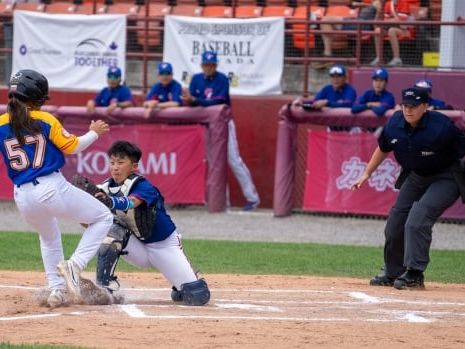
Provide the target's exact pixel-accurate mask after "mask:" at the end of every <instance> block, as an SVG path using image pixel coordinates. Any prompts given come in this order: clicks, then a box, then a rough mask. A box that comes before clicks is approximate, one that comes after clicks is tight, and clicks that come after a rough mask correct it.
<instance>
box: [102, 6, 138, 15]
mask: <svg viewBox="0 0 465 349" xmlns="http://www.w3.org/2000/svg"><path fill="white" fill-rule="evenodd" d="M99 11H100V10H99ZM104 13H113V14H122V15H128V16H131V17H132V16H137V15H138V14H139V6H138V5H134V4H128V3H117V4H113V5H108V6H107V7H106V11H105V12H104Z"/></svg>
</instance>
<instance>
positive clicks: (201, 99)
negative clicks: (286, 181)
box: [183, 51, 260, 211]
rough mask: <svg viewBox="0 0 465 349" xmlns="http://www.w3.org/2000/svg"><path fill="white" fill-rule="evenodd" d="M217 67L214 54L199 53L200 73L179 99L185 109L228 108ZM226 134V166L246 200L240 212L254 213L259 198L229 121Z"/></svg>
mask: <svg viewBox="0 0 465 349" xmlns="http://www.w3.org/2000/svg"><path fill="white" fill-rule="evenodd" d="M217 66H218V59H217V55H216V52H214V51H205V52H203V53H202V65H201V67H202V73H198V74H194V76H193V77H192V80H191V83H190V85H189V89H188V90H186V91H185V95H184V96H183V99H184V100H185V101H186V102H187V103H188V104H189V105H191V106H197V105H198V106H202V107H208V106H212V105H217V104H227V105H229V106H230V105H231V100H230V98H229V80H228V77H227V76H226V75H225V74H223V73H221V72H219V71H217V70H216V69H217ZM228 131H229V138H228V163H229V166H230V167H231V169H232V171H233V173H234V175H235V176H236V178H237V180H238V182H239V184H240V186H241V189H242V193H243V194H244V196H245V198H246V200H247V203H246V205H245V206H244V210H246V211H250V210H254V209H256V208H257V206H258V205H259V204H260V198H259V196H258V193H257V190H256V189H255V185H254V183H253V181H252V176H251V175H250V172H249V169H248V168H247V166H246V164H245V163H244V161H242V159H241V156H240V154H239V146H238V144H237V138H236V126H235V124H234V120H232V119H231V120H230V121H229V122H228Z"/></svg>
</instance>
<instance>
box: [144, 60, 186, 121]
mask: <svg viewBox="0 0 465 349" xmlns="http://www.w3.org/2000/svg"><path fill="white" fill-rule="evenodd" d="M181 96H182V86H181V84H180V83H179V82H177V81H176V80H174V79H173V67H172V65H171V64H170V63H167V62H162V63H160V64H159V65H158V82H157V83H156V84H155V85H153V86H152V88H151V89H150V91H149V93H148V94H147V98H146V99H145V102H144V107H145V108H146V110H145V117H146V118H148V117H149V116H150V113H151V112H152V111H153V109H164V108H169V107H179V106H180V105H181V104H182V100H181Z"/></svg>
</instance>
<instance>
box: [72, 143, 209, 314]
mask: <svg viewBox="0 0 465 349" xmlns="http://www.w3.org/2000/svg"><path fill="white" fill-rule="evenodd" d="M107 154H108V156H109V157H110V176H111V177H110V178H109V179H108V180H106V181H105V182H104V183H102V184H101V185H98V186H95V185H94V186H93V185H92V183H90V182H89V180H87V179H86V178H83V177H80V176H75V180H74V183H75V185H77V186H79V187H82V188H84V189H85V190H87V191H88V192H89V193H92V194H94V195H95V196H97V197H98V198H99V199H100V200H102V202H104V203H105V204H106V205H108V207H110V209H111V210H112V211H113V213H114V214H115V220H114V223H113V225H112V227H111V229H110V232H109V233H108V236H107V237H106V238H105V240H104V241H103V243H102V245H101V246H100V249H99V251H98V257H97V284H99V285H100V286H103V287H105V288H107V289H109V290H110V291H115V290H117V289H118V286H119V283H118V281H117V278H116V276H115V275H114V272H115V268H116V264H117V262H118V259H119V257H120V256H121V255H123V256H124V259H125V260H126V261H127V262H129V263H130V264H133V265H135V266H139V267H143V268H156V269H158V270H159V271H160V272H161V273H162V274H163V275H164V276H165V277H166V278H167V279H168V281H169V282H170V284H171V285H172V286H173V287H172V292H171V298H172V300H173V301H175V302H183V303H184V304H185V305H204V304H206V303H207V302H208V301H209V300H210V291H209V289H208V285H207V283H206V282H205V280H204V279H199V278H198V277H197V274H196V273H195V272H194V270H193V269H192V266H191V265H190V263H189V261H188V260H187V258H186V256H185V254H184V252H183V250H182V245H181V236H180V235H179V234H178V233H177V231H176V226H175V225H174V222H173V221H172V219H171V217H170V216H169V215H168V213H167V212H166V210H165V206H164V199H163V196H162V195H161V193H160V191H159V190H158V188H156V187H155V186H154V185H153V184H152V183H150V182H149V181H148V180H147V179H146V178H144V177H143V176H141V175H140V174H138V173H137V169H138V163H139V160H140V158H141V156H142V152H141V150H140V149H139V147H137V146H136V145H135V144H132V143H129V142H126V141H117V142H115V143H113V144H112V146H111V147H110V149H109V150H108V152H107Z"/></svg>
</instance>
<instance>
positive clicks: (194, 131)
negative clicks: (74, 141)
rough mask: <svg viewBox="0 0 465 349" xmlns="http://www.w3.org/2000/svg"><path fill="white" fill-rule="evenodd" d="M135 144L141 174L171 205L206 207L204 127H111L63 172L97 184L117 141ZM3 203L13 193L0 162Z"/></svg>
mask: <svg viewBox="0 0 465 349" xmlns="http://www.w3.org/2000/svg"><path fill="white" fill-rule="evenodd" d="M66 129H67V131H69V132H70V133H73V134H76V135H81V134H84V133H85V132H86V131H87V130H88V127H87V126H84V125H79V126H77V125H76V126H69V125H68V126H67V127H66ZM121 139H124V140H128V141H129V142H134V143H136V144H137V145H138V146H139V147H140V148H141V150H142V159H141V161H140V162H139V172H140V173H141V174H142V175H144V176H145V177H146V178H147V179H148V180H149V181H150V182H151V183H152V184H154V185H155V186H156V187H158V188H159V189H160V191H161V193H162V195H163V197H164V198H165V202H168V203H199V204H203V203H205V176H206V161H205V128H204V127H202V126H157V125H143V126H142V127H137V126H133V127H128V126H127V125H126V126H124V125H120V126H112V127H111V131H110V133H108V134H105V135H103V136H102V137H101V138H99V139H98V140H97V141H96V142H95V143H93V144H92V145H91V146H90V147H89V148H87V149H86V150H85V151H84V152H82V153H80V154H77V155H68V156H66V165H65V166H64V167H63V169H62V172H63V174H64V175H65V177H66V178H68V179H71V178H72V176H73V175H74V174H75V173H81V174H83V175H84V176H86V177H89V178H91V179H92V180H94V181H95V182H96V183H97V182H101V181H103V180H105V179H106V178H108V177H109V176H110V162H109V159H108V156H107V153H106V152H107V150H108V148H109V147H110V145H111V144H112V143H113V142H114V141H117V140H121ZM0 181H1V182H0V183H1V186H0V199H11V198H12V197H13V189H12V184H11V181H10V179H9V178H8V177H7V175H6V168H5V164H4V163H3V161H0Z"/></svg>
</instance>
